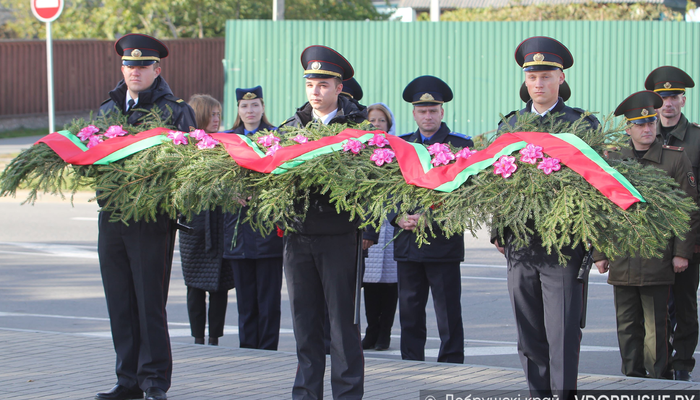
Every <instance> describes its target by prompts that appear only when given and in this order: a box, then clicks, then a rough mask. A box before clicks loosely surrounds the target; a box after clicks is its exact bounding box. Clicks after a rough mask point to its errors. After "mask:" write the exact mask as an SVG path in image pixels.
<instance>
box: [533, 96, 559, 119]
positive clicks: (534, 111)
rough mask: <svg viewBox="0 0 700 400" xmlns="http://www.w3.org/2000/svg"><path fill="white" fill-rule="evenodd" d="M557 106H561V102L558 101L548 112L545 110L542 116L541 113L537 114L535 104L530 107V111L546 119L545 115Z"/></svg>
mask: <svg viewBox="0 0 700 400" xmlns="http://www.w3.org/2000/svg"><path fill="white" fill-rule="evenodd" d="M557 104H559V100H557V102H556V103H554V105H553V106H551V107H549V109H548V110H545V112H543V113H542V114H540V113H538V112H537V110H535V104H534V103H533V104H532V105H531V106H530V111H531V112H532V113H533V114H537V115H539V116H540V117H544V116H545V115H547V113H548V112H550V111H552V110H553V109H554V107H556V106H557Z"/></svg>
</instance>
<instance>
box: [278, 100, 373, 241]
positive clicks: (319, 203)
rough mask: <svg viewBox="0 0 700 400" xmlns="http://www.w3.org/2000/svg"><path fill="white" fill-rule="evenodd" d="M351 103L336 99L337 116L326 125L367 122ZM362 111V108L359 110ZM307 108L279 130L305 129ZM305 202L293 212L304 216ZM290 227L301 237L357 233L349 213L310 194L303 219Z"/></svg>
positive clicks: (327, 198)
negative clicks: (289, 128) (337, 209)
mask: <svg viewBox="0 0 700 400" xmlns="http://www.w3.org/2000/svg"><path fill="white" fill-rule="evenodd" d="M358 105H359V104H357V103H353V102H351V101H350V100H349V99H348V98H346V97H345V96H338V114H336V116H335V117H333V119H332V120H331V121H330V122H329V124H336V123H338V124H359V123H361V122H363V121H365V120H367V108H366V107H364V106H359V107H358ZM360 107H362V108H360ZM312 111H313V109H312V108H311V104H309V103H308V102H307V103H306V104H304V105H303V106H301V107H300V108H298V109H297V111H296V113H295V114H294V116H293V117H291V118H289V119H288V120H286V121H285V122H284V123H282V125H280V130H282V131H283V130H284V129H283V127H285V126H293V127H305V126H306V125H307V124H308V123H309V122H311V120H312V119H313V117H312ZM304 205H305V199H299V201H297V202H296V203H295V204H294V208H295V210H296V211H297V213H299V214H303V213H304V212H303V211H304ZM290 225H291V227H292V228H293V229H294V230H295V231H296V232H297V233H300V234H304V235H339V234H343V233H350V232H353V231H356V230H357V227H358V226H359V225H360V221H359V220H358V219H355V220H352V221H351V220H350V213H349V212H346V211H342V212H340V213H338V212H336V210H335V206H334V205H333V204H331V202H330V196H328V195H327V194H326V195H322V194H320V193H318V192H315V191H312V192H311V194H310V195H309V209H308V210H307V211H306V218H304V219H303V220H302V219H301V218H297V219H295V220H294V221H291V222H290Z"/></svg>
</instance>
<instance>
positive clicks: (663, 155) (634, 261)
mask: <svg viewBox="0 0 700 400" xmlns="http://www.w3.org/2000/svg"><path fill="white" fill-rule="evenodd" d="M609 157H610V158H624V159H636V160H637V161H639V162H640V163H641V164H642V165H651V166H654V167H656V168H660V169H662V170H664V171H665V172H666V174H667V175H668V176H670V177H671V178H673V180H675V181H676V182H677V183H678V184H679V185H680V188H681V189H682V190H683V191H685V192H686V193H687V194H688V196H690V197H692V198H693V200H696V199H697V187H696V186H697V184H696V183H695V179H692V181H691V179H690V176H689V175H688V174H692V171H693V169H692V165H691V164H690V160H689V159H688V156H686V155H685V154H684V152H683V151H682V150H681V149H680V148H678V147H673V148H669V147H666V146H663V145H662V144H661V143H660V142H654V143H653V144H652V145H651V147H650V148H649V150H647V152H646V154H644V156H643V157H641V158H637V157H636V155H635V153H634V152H633V151H632V148H631V147H630V148H626V149H623V150H622V154H621V155H620V154H610V156H609ZM699 223H700V221H699V220H698V212H697V211H695V212H693V213H692V214H691V220H690V232H688V233H687V234H686V237H685V239H684V240H681V238H679V237H672V238H671V239H669V241H668V246H666V250H664V252H663V257H662V258H660V259H659V258H646V259H645V258H640V257H637V256H626V257H617V258H616V259H615V260H614V261H610V273H609V274H608V283H609V284H611V285H620V286H653V285H673V284H674V282H675V279H676V277H675V273H674V272H673V262H672V260H673V257H683V258H687V259H688V260H690V259H691V258H693V247H694V244H695V232H697V228H698V224H699ZM606 258H607V257H606V256H605V254H602V253H600V252H598V251H594V252H593V260H594V261H600V260H604V259H606Z"/></svg>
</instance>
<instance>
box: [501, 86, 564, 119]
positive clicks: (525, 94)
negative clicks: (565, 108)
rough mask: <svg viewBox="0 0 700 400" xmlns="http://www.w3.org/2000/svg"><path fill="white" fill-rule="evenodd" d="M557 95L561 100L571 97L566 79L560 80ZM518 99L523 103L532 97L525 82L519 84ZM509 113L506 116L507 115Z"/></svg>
mask: <svg viewBox="0 0 700 400" xmlns="http://www.w3.org/2000/svg"><path fill="white" fill-rule="evenodd" d="M559 97H561V99H562V100H563V101H568V100H569V98H570V97H571V87H569V84H568V83H566V81H564V82H562V83H561V85H559ZM520 99H521V100H522V101H523V103H527V102H529V101H530V100H532V98H531V97H530V92H529V91H528V90H527V85H526V84H525V82H523V84H522V85H521V86H520ZM516 112H517V111H513V113H512V114H511V115H514V114H515V113H516ZM509 116H510V115H508V116H506V118H507V117H509Z"/></svg>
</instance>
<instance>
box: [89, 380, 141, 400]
mask: <svg viewBox="0 0 700 400" xmlns="http://www.w3.org/2000/svg"><path fill="white" fill-rule="evenodd" d="M95 399H96V400H133V399H143V390H141V389H139V388H134V389H129V388H127V387H124V386H122V385H120V384H116V385H114V387H113V388H112V389H110V390H108V391H106V392H102V393H97V394H96V395H95Z"/></svg>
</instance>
